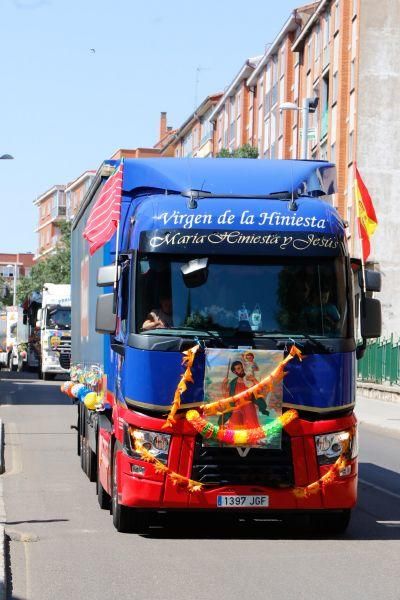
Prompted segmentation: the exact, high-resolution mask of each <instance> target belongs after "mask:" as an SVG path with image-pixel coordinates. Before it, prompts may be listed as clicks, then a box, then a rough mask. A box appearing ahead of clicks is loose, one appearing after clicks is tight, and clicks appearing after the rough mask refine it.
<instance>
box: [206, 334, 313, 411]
mask: <svg viewBox="0 0 400 600" xmlns="http://www.w3.org/2000/svg"><path fill="white" fill-rule="evenodd" d="M295 356H297V358H298V359H299V360H300V361H302V360H303V355H302V353H301V351H300V350H299V349H298V348H296V346H294V345H293V346H292V347H291V348H290V351H289V354H288V355H287V357H286V358H284V359H283V360H282V361H281V362H280V363H279V365H278V366H277V367H276V368H275V369H274V370H273V371H272V373H270V374H269V375H268V376H267V377H264V379H262V380H261V381H260V382H259V383H256V384H255V385H253V386H252V387H250V388H247V390H244V391H243V392H240V393H239V394H235V395H234V396H229V398H224V399H222V400H217V401H216V402H211V403H210V404H202V405H201V406H200V408H201V409H202V411H203V413H204V415H206V416H211V415H222V414H224V413H226V412H232V411H235V410H238V409H239V408H242V406H244V405H246V404H249V403H250V402H251V397H252V396H256V397H257V396H258V395H260V393H261V392H262V393H265V390H267V391H268V392H270V391H272V389H273V388H274V386H275V385H276V384H277V383H279V382H280V381H282V379H283V378H284V377H285V375H286V373H285V372H284V370H283V369H284V366H285V365H286V364H287V363H288V362H289V361H290V360H292V359H293V358H294V357H295Z"/></svg>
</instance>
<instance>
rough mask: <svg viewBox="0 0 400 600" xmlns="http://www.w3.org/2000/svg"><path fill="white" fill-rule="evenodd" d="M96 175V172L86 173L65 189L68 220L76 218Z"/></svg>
mask: <svg viewBox="0 0 400 600" xmlns="http://www.w3.org/2000/svg"><path fill="white" fill-rule="evenodd" d="M95 175H96V171H85V172H84V173H82V175H80V176H79V177H77V178H76V179H75V180H74V181H72V182H71V183H69V184H68V185H67V186H66V187H65V200H66V208H67V210H66V217H67V219H68V220H72V219H73V218H74V216H75V214H76V212H77V210H78V207H79V206H80V204H81V202H82V200H83V197H84V195H85V194H86V192H87V190H88V189H89V187H90V184H91V183H92V181H93V178H94V176H95Z"/></svg>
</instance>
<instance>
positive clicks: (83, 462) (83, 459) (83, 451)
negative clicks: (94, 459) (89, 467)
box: [79, 434, 86, 473]
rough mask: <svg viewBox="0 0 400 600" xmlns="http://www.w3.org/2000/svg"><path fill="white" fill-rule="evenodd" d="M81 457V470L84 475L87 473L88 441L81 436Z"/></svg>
mask: <svg viewBox="0 0 400 600" xmlns="http://www.w3.org/2000/svg"><path fill="white" fill-rule="evenodd" d="M79 438H80V449H81V450H80V453H79V455H80V457H81V469H82V471H83V472H84V473H86V439H85V437H84V436H83V435H82V434H80V436H79Z"/></svg>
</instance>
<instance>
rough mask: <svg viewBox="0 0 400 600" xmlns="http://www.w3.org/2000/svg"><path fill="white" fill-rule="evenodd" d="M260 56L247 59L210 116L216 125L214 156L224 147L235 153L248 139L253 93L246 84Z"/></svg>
mask: <svg viewBox="0 0 400 600" xmlns="http://www.w3.org/2000/svg"><path fill="white" fill-rule="evenodd" d="M260 59H261V56H256V57H254V58H248V59H247V60H246V61H245V63H244V64H243V65H242V67H241V69H240V71H239V72H238V73H237V75H236V77H235V78H234V79H233V81H232V82H231V83H230V84H229V85H228V87H227V88H226V91H225V93H224V95H223V96H222V97H221V99H220V100H219V102H218V104H217V105H216V107H215V108H214V110H213V111H212V113H211V115H210V121H211V122H212V123H213V124H214V136H213V145H214V148H213V154H214V155H215V154H217V153H218V152H220V151H221V150H222V148H225V149H227V150H231V151H233V150H235V149H236V148H238V147H239V146H241V145H242V144H245V143H246V142H247V141H248V139H249V125H250V124H251V120H250V119H249V104H251V100H250V90H249V88H248V86H247V85H246V82H247V79H248V77H249V76H250V75H251V73H253V71H254V69H255V68H256V66H257V64H258V63H259V61H260Z"/></svg>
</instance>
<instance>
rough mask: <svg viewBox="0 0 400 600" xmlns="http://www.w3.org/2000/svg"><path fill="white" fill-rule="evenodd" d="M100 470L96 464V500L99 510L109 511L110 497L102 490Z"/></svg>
mask: <svg viewBox="0 0 400 600" xmlns="http://www.w3.org/2000/svg"><path fill="white" fill-rule="evenodd" d="M99 477H100V470H99V465H98V463H97V480H96V492H97V500H98V503H99V506H100V508H102V509H103V510H110V508H111V496H110V495H109V494H107V492H106V490H105V489H104V488H103V484H102V483H101V481H100V478H99Z"/></svg>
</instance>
